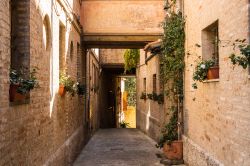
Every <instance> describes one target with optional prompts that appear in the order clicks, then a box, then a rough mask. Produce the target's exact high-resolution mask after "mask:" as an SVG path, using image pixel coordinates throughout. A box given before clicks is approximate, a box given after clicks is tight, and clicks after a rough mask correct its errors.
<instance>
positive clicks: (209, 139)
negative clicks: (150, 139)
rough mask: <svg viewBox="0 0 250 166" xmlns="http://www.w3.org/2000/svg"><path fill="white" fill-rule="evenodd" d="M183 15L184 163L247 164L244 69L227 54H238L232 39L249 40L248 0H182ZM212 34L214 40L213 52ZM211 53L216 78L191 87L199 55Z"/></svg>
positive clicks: (248, 85) (248, 102)
mask: <svg viewBox="0 0 250 166" xmlns="http://www.w3.org/2000/svg"><path fill="white" fill-rule="evenodd" d="M184 16H185V18H186V57H185V63H186V69H185V82H184V85H185V95H184V96H185V100H184V136H183V138H184V139H183V140H184V160H185V161H186V162H187V163H188V164H189V165H226V166H231V165H242V166H246V165H249V164H250V160H249V159H250V158H249V156H250V146H249V145H250V142H249V140H250V135H249V125H250V117H249V113H250V79H249V72H248V69H243V68H242V67H241V66H237V65H236V66H234V65H233V64H232V62H231V60H230V59H229V56H230V55H231V54H232V53H234V52H235V51H236V53H237V54H239V50H238V49H236V50H235V51H234V49H233V46H232V43H233V42H234V41H235V40H237V39H241V40H242V39H246V40H247V42H249V41H248V40H249V1H248V0H243V1H226V0H222V1H216V0H212V1H211V0H210V1H209V0H204V1H191V0H187V1H184ZM213 29H214V30H216V31H217V33H214V30H213ZM213 38H214V39H216V38H218V39H219V42H218V44H217V46H216V51H217V52H214V49H213V48H214V45H215V43H214V42H212V41H211V39H213ZM197 44H198V45H197ZM197 46H198V47H197ZM211 53H212V54H211ZM212 55H217V61H218V62H217V63H218V65H219V78H218V79H212V80H206V81H203V82H201V83H200V82H199V83H198V84H197V85H198V89H194V88H193V87H192V84H193V83H194V81H193V79H192V77H193V72H194V70H195V66H196V64H197V61H199V59H198V57H199V56H200V57H201V59H203V60H206V59H211V58H212Z"/></svg>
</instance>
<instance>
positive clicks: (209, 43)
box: [202, 21, 219, 66]
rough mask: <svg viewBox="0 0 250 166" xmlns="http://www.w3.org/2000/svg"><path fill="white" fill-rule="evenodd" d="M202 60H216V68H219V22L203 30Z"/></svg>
mask: <svg viewBox="0 0 250 166" xmlns="http://www.w3.org/2000/svg"><path fill="white" fill-rule="evenodd" d="M202 58H203V59H204V60H208V59H214V60H215V66H219V32H218V21H215V22H214V23H212V24H211V25H209V26H208V27H206V28H205V29H203V30H202Z"/></svg>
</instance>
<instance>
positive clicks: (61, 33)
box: [59, 23, 66, 72]
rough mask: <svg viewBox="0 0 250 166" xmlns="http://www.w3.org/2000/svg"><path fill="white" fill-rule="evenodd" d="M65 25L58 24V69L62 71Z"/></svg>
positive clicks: (63, 66)
mask: <svg viewBox="0 0 250 166" xmlns="http://www.w3.org/2000/svg"><path fill="white" fill-rule="evenodd" d="M65 33H66V30H65V26H64V25H63V24H61V23H60V25H59V69H60V72H64V69H65V65H66V64H65Z"/></svg>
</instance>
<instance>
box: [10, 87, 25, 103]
mask: <svg viewBox="0 0 250 166" xmlns="http://www.w3.org/2000/svg"><path fill="white" fill-rule="evenodd" d="M18 86H19V85H15V84H10V89H9V95H10V102H23V101H24V100H25V99H26V96H27V95H26V94H21V93H18V92H17V88H18Z"/></svg>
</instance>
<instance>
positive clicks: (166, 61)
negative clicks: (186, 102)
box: [156, 0, 185, 148]
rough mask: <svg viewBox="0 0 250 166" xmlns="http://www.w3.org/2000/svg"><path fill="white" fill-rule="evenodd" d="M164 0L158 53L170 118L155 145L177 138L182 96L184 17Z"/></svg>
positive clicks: (173, 1) (161, 144)
mask: <svg viewBox="0 0 250 166" xmlns="http://www.w3.org/2000/svg"><path fill="white" fill-rule="evenodd" d="M171 2H172V4H170V5H169V3H168V1H166V4H167V5H165V8H164V9H165V10H166V11H167V12H168V15H167V16H166V18H165V21H164V22H163V29H164V36H163V39H162V54H161V55H160V62H161V64H160V75H161V76H160V78H161V79H160V81H161V83H162V84H163V85H165V87H164V89H165V93H164V94H165V95H166V96H167V97H168V101H169V102H171V105H170V108H169V109H170V112H171V118H170V121H169V123H167V124H166V125H165V126H164V128H163V130H162V134H161V137H160V139H159V141H158V144H157V145H156V146H157V147H159V148H161V147H163V144H164V143H165V142H167V143H171V142H172V141H174V140H177V139H178V130H177V129H178V125H177V122H178V111H179V110H178V109H179V107H178V105H179V104H180V102H182V98H183V97H182V96H183V74H184V67H185V62H184V56H185V45H184V44H185V31H184V27H185V19H184V18H183V17H182V13H181V12H177V13H176V12H175V11H173V10H171V5H174V4H175V2H176V1H175V0H172V1H171Z"/></svg>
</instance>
